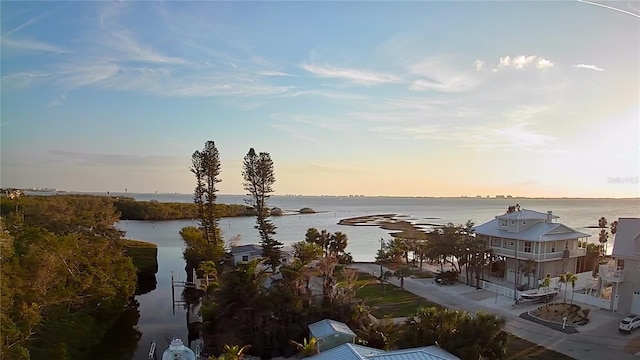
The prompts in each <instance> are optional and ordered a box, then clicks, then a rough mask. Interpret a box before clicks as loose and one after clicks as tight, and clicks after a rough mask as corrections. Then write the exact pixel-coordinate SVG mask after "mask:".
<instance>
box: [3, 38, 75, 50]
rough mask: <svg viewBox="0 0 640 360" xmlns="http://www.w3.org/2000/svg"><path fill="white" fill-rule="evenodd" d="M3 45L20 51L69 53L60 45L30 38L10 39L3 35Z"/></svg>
mask: <svg viewBox="0 0 640 360" xmlns="http://www.w3.org/2000/svg"><path fill="white" fill-rule="evenodd" d="M0 41H2V45H3V46H7V47H10V48H13V49H16V50H21V51H33V52H51V53H57V54H70V53H72V51H71V50H68V49H65V48H63V47H61V46H57V45H53V44H48V43H45V42H42V41H38V40H30V39H12V38H8V37H6V36H3V37H2V39H1V40H0Z"/></svg>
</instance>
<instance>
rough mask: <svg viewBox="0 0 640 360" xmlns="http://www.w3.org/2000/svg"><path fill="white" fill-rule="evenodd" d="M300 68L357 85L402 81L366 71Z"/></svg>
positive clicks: (316, 67) (309, 65) (312, 65)
mask: <svg viewBox="0 0 640 360" xmlns="http://www.w3.org/2000/svg"><path fill="white" fill-rule="evenodd" d="M300 68H302V69H303V70H306V71H308V72H310V73H312V74H314V75H316V76H318V77H323V78H333V79H342V80H346V81H349V82H351V83H353V84H357V85H376V84H389V83H399V82H401V81H402V79H401V78H400V77H398V76H396V75H393V74H387V73H377V72H372V71H366V70H358V69H349V68H339V67H334V66H323V65H315V64H308V63H305V64H302V65H300Z"/></svg>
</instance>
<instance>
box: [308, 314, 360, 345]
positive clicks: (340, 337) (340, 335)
mask: <svg viewBox="0 0 640 360" xmlns="http://www.w3.org/2000/svg"><path fill="white" fill-rule="evenodd" d="M309 337H314V338H316V339H317V340H318V342H319V345H318V349H319V350H320V352H323V351H326V350H329V349H332V348H335V347H336V346H339V345H342V344H346V343H352V344H353V343H355V341H356V334H355V333H354V332H353V330H351V329H350V328H349V326H347V324H345V323H341V322H340V321H335V320H331V319H324V320H320V321H318V322H316V323H313V324H311V325H309Z"/></svg>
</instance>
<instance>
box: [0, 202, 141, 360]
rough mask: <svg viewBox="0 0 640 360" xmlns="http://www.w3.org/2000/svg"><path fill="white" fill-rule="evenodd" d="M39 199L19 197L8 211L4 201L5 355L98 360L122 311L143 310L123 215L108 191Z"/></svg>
mask: <svg viewBox="0 0 640 360" xmlns="http://www.w3.org/2000/svg"><path fill="white" fill-rule="evenodd" d="M36 198H37V199H32V197H31V196H20V197H17V198H14V199H13V200H12V201H14V203H13V204H11V205H12V206H11V210H12V211H8V212H5V210H6V207H5V206H4V204H6V203H5V202H4V201H3V208H2V218H1V220H0V224H1V227H2V231H1V232H0V241H1V242H0V244H1V253H2V258H1V266H2V283H1V287H2V289H1V290H2V291H1V296H2V306H1V307H0V315H1V317H0V321H1V323H2V341H1V343H0V346H1V347H0V354H1V356H0V357H2V358H3V359H20V360H23V359H52V358H53V359H83V358H92V357H94V356H93V355H91V354H92V347H93V346H94V345H97V344H99V342H100V340H101V339H102V337H103V336H104V334H105V333H106V332H107V330H108V329H109V328H110V327H111V326H112V325H113V323H114V322H115V321H116V320H117V319H118V318H119V316H120V314H121V313H122V312H123V311H124V310H125V309H133V311H134V312H137V304H135V303H132V302H130V300H131V297H132V295H133V294H134V291H135V289H136V278H137V277H136V268H135V267H134V265H133V263H132V260H131V259H130V258H129V257H127V256H125V255H124V251H123V239H122V236H123V233H122V232H121V231H119V230H118V229H116V228H115V227H114V224H115V223H116V222H117V221H118V217H119V214H117V213H116V211H115V210H114V209H115V208H114V206H113V201H114V200H113V199H111V198H107V197H85V196H48V197H46V199H43V198H44V197H42V198H40V197H36ZM3 200H4V199H3ZM129 345H131V347H129V348H126V349H125V350H123V351H125V352H126V354H121V355H122V356H133V352H134V351H135V345H136V344H129Z"/></svg>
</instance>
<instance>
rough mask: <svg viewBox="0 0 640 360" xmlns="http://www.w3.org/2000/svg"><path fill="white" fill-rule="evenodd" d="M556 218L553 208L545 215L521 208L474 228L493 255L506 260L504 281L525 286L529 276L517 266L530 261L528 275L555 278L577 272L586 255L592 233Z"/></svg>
mask: <svg viewBox="0 0 640 360" xmlns="http://www.w3.org/2000/svg"><path fill="white" fill-rule="evenodd" d="M557 219H558V216H555V215H553V214H552V212H551V211H548V212H547V213H546V214H545V213H541V212H538V211H533V210H524V209H522V210H520V211H514V212H511V213H507V214H504V215H500V216H496V217H495V219H493V220H491V221H489V222H486V223H484V224H482V225H479V226H476V227H474V231H475V233H476V236H477V238H478V239H481V240H484V241H485V243H486V244H487V247H488V248H490V249H491V250H492V251H493V254H494V255H498V256H500V257H502V258H503V259H504V260H505V266H504V273H503V274H502V276H503V277H504V278H505V280H507V281H509V282H516V283H517V284H518V285H522V284H526V283H527V275H526V274H524V273H523V271H522V269H521V268H520V269H519V268H518V266H519V265H520V266H522V265H523V263H524V262H525V261H527V260H531V261H533V262H534V263H535V269H533V272H532V273H531V274H530V275H529V276H533V277H534V278H535V279H538V280H539V279H542V278H544V277H545V275H546V274H551V277H556V276H558V275H560V274H562V273H564V272H573V273H575V272H576V269H577V263H578V258H580V257H583V256H585V255H586V252H587V250H586V240H587V238H588V237H589V236H591V235H588V234H584V233H581V232H579V231H576V230H574V229H572V228H570V227H568V226H566V225H563V224H560V223H558V222H556V220H557ZM581 240H582V242H581ZM517 273H519V274H520V276H519V278H518V279H516V277H518V276H517V275H516V274H517ZM534 284H537V282H534Z"/></svg>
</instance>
